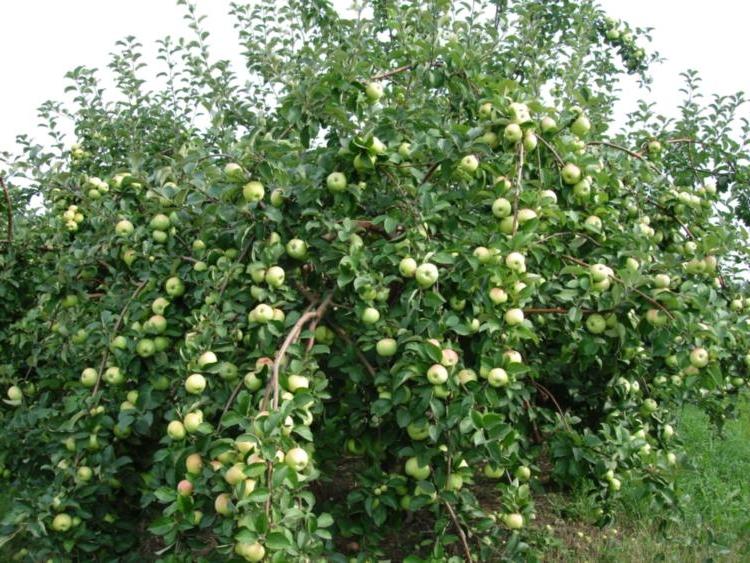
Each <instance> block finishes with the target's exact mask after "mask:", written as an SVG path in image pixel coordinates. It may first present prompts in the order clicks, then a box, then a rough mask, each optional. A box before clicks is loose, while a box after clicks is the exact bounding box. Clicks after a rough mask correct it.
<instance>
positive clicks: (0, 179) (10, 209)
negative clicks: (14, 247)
mask: <svg viewBox="0 0 750 563" xmlns="http://www.w3.org/2000/svg"><path fill="white" fill-rule="evenodd" d="M0 186H2V188H3V195H4V196H5V204H6V205H7V209H6V213H7V214H8V236H7V238H6V240H5V241H2V242H7V243H8V244H13V207H12V205H11V202H10V192H9V191H8V186H6V185H5V180H4V179H3V177H2V176H0Z"/></svg>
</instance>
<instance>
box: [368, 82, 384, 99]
mask: <svg viewBox="0 0 750 563" xmlns="http://www.w3.org/2000/svg"><path fill="white" fill-rule="evenodd" d="M383 94H384V91H383V86H382V85H381V84H380V83H379V82H368V83H367V84H366V85H365V95H366V96H367V99H369V100H370V101H371V102H377V101H378V100H379V99H380V98H382V97H383Z"/></svg>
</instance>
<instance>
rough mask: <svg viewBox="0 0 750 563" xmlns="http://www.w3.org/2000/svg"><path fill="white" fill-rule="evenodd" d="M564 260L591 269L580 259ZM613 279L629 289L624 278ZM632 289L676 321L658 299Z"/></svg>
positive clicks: (570, 257)
mask: <svg viewBox="0 0 750 563" xmlns="http://www.w3.org/2000/svg"><path fill="white" fill-rule="evenodd" d="M563 258H564V259H565V260H568V261H570V262H573V263H574V264H578V265H579V266H583V267H584V268H590V267H591V266H590V264H587V263H586V262H584V261H583V260H579V259H578V258H575V257H573V256H568V255H564V256H563ZM611 277H612V279H613V280H615V281H616V282H617V283H619V284H621V285H623V286H625V287H627V286H626V284H625V282H624V281H623V280H622V278H620V277H618V276H615V275H613V276H611ZM630 289H632V290H633V291H634V292H635V293H637V294H638V295H640V296H641V297H643V298H644V299H645V300H646V301H648V302H649V303H651V304H652V305H654V306H655V307H658V308H659V309H661V310H662V311H664V312H665V313H666V314H667V316H668V317H669V318H670V319H672V320H674V315H673V314H672V312H671V311H670V310H669V309H667V308H666V307H665V306H664V305H663V304H661V303H659V302H658V301H657V300H656V299H654V298H652V297H651V296H649V295H647V294H645V293H644V292H642V291H641V290H640V289H638V288H637V287H630Z"/></svg>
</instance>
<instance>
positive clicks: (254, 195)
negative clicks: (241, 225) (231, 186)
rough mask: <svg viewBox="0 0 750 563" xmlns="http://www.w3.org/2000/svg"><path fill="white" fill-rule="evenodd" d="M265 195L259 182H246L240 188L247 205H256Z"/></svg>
mask: <svg viewBox="0 0 750 563" xmlns="http://www.w3.org/2000/svg"><path fill="white" fill-rule="evenodd" d="M265 195H266V190H265V188H264V187H263V184H261V183H260V182H256V181H253V182H248V183H247V184H245V185H244V186H243V187H242V197H243V198H244V200H245V201H246V202H248V203H258V202H259V201H261V200H262V199H263V197H264V196H265Z"/></svg>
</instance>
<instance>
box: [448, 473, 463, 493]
mask: <svg viewBox="0 0 750 563" xmlns="http://www.w3.org/2000/svg"><path fill="white" fill-rule="evenodd" d="M463 486H464V478H463V477H461V475H459V474H458V473H451V474H450V475H449V476H448V479H447V480H446V483H445V488H446V490H448V491H460V490H461V488H462V487H463Z"/></svg>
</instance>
